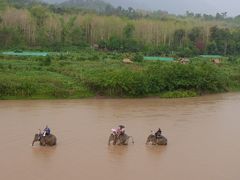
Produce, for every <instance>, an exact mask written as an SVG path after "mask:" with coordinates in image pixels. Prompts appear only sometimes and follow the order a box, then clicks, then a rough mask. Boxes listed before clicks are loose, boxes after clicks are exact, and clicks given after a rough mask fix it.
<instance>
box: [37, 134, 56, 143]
mask: <svg viewBox="0 0 240 180" xmlns="http://www.w3.org/2000/svg"><path fill="white" fill-rule="evenodd" d="M36 141H39V142H40V145H41V146H54V145H56V144H57V138H56V136H54V135H53V134H50V135H47V136H43V135H42V134H35V136H34V139H33V142H32V146H33V145H34V143H35V142H36Z"/></svg>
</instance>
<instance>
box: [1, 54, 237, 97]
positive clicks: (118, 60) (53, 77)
mask: <svg viewBox="0 0 240 180" xmlns="http://www.w3.org/2000/svg"><path fill="white" fill-rule="evenodd" d="M132 56H133V55H131V54H118V53H104V52H96V51H83V52H79V53H65V54H55V55H52V56H48V57H31V58H29V57H7V56H2V57H0V98H1V99H64V98H86V97H94V96H99V95H100V96H107V97H147V96H158V97H163V98H178V97H192V96H197V95H201V94H206V93H218V92H227V91H234V90H239V89H240V63H239V60H238V59H231V60H224V61H223V62H222V63H221V64H219V65H215V64H213V63H211V62H210V61H209V60H204V59H199V58H194V59H192V60H191V62H190V63H189V64H185V65H183V64H179V63H176V62H134V63H133V64H124V63H122V59H123V58H124V57H132Z"/></svg>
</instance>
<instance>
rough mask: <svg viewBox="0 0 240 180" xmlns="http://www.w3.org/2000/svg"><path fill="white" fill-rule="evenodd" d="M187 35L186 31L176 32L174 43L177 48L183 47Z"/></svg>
mask: <svg viewBox="0 0 240 180" xmlns="http://www.w3.org/2000/svg"><path fill="white" fill-rule="evenodd" d="M185 34H186V32H185V30H184V29H177V30H176V31H175V32H174V42H175V44H176V45H177V46H178V45H179V46H180V47H182V44H183V39H184V37H185Z"/></svg>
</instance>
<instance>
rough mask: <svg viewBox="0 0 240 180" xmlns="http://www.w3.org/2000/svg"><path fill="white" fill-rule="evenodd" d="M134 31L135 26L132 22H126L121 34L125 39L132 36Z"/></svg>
mask: <svg viewBox="0 0 240 180" xmlns="http://www.w3.org/2000/svg"><path fill="white" fill-rule="evenodd" d="M134 31H135V27H134V25H133V24H127V25H126V26H125V27H124V29H123V35H124V37H125V38H127V39H131V38H133V32H134Z"/></svg>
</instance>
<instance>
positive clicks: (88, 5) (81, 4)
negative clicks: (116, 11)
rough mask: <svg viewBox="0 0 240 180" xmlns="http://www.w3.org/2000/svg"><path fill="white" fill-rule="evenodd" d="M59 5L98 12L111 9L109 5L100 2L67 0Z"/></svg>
mask: <svg viewBox="0 0 240 180" xmlns="http://www.w3.org/2000/svg"><path fill="white" fill-rule="evenodd" d="M59 5H60V6H63V7H70V8H72V7H74V8H80V9H90V10H96V11H98V12H103V11H105V10H106V8H113V6H112V5H111V4H109V3H106V2H104V1H101V0H68V1H64V2H62V3H60V4H59Z"/></svg>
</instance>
